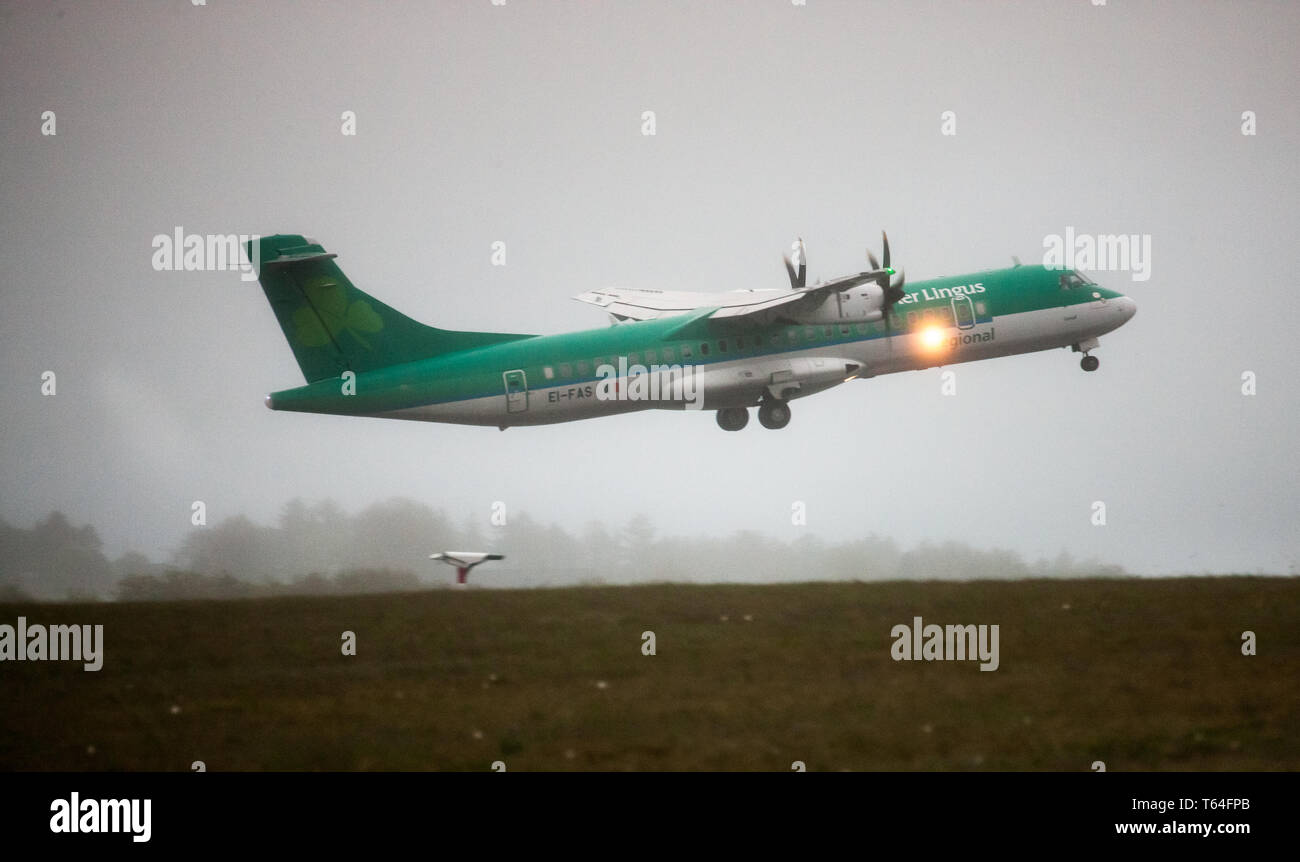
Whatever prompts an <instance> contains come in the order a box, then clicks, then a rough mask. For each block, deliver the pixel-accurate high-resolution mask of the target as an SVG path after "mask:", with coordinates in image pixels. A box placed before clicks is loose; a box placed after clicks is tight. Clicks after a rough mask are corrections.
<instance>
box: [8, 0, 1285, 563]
mask: <svg viewBox="0 0 1300 862" xmlns="http://www.w3.org/2000/svg"><path fill="white" fill-rule="evenodd" d="M1297 45H1300V5H1297V4H1295V3H1289V2H1279V3H1190V2H1177V3H1173V2H1171V3H1136V2H1122V0H1111V2H1110V3H1108V4H1107V5H1106V6H1102V7H1097V6H1093V5H1092V3H1091V2H1090V0H1069V2H1041V0H1034V2H1023V3H991V2H990V3H965V2H935V3H922V2H899V3H865V2H830V0H808V3H807V5H806V6H803V7H797V6H794V5H792V4H791V3H790V2H789V0H761V2H760V0H750V2H735V3H715V2H708V3H706V2H656V3H632V2H626V3H624V2H599V3H594V2H593V3H573V2H525V0H509V2H508V3H507V4H506V5H505V6H493V5H492V3H491V0H460V2H454V3H453V2H445V3H436V4H427V5H426V4H409V3H393V4H389V3H384V4H364V3H320V2H312V3H303V4H295V3H288V2H276V3H273V4H243V3H233V2H224V0H210V2H209V3H208V4H207V6H205V7H194V6H192V5H191V4H190V3H189V2H185V0H172V2H160V3H146V2H142V3H104V2H87V3H74V2H50V3H22V4H14V3H3V4H0V104H2V106H3V111H0V253H2V254H3V281H2V282H0V284H2V287H0V290H2V291H3V313H2V314H0V332H2V333H3V337H0V356H3V368H4V374H3V377H2V378H0V399H2V402H0V403H3V405H4V406H3V433H2V434H0V469H2V470H3V477H4V486H3V494H2V495H0V517H3V518H4V519H6V520H8V521H10V522H12V523H16V524H19V525H22V526H29V525H30V524H31V523H33V522H34V521H35V520H37V519H38V518H39V517H41V516H43V515H44V514H46V513H47V512H49V511H50V510H52V509H61V510H63V511H65V512H67V513H68V514H69V516H70V517H72V518H73V520H74V521H77V522H78V523H80V522H83V521H89V522H91V523H93V524H94V525H95V526H96V527H97V529H98V530H99V531H100V534H101V535H102V536H103V538H104V539H105V542H106V545H107V547H106V550H108V551H109V552H110V553H114V554H116V553H120V552H121V551H122V550H125V549H127V548H133V549H136V550H140V551H143V552H145V553H146V554H149V555H150V556H153V557H155V558H159V559H161V558H165V557H166V556H167V555H168V554H169V553H170V552H171V551H172V550H173V549H175V548H176V547H177V546H178V545H179V543H180V541H181V539H182V538H183V537H184V535H185V533H186V531H187V530H191V529H197V528H194V527H191V526H190V520H189V518H190V504H191V502H192V501H194V500H203V501H205V503H206V504H207V507H208V516H209V522H210V523H215V522H218V521H220V520H221V519H223V518H225V517H227V516H229V515H231V514H236V513H241V512H242V513H247V514H248V515H250V516H251V517H253V518H254V519H255V520H258V521H261V522H264V523H270V522H272V521H274V519H275V518H276V516H277V515H278V513H279V512H280V510H281V507H282V506H283V505H284V504H285V502H286V501H288V500H290V499H291V498H294V497H303V498H306V499H307V500H309V501H314V500H318V499H320V498H324V497H332V498H334V499H336V500H338V501H339V502H340V503H341V504H342V505H343V506H344V508H346V509H347V510H349V511H356V510H357V509H359V508H361V507H363V506H365V505H367V504H369V503H371V502H373V501H376V500H381V499H386V498H389V497H393V496H407V497H411V498H414V499H417V500H421V501H424V502H427V503H429V504H430V505H433V506H435V507H438V508H442V509H444V510H446V511H447V512H448V513H449V514H451V515H452V516H453V517H455V518H456V519H457V520H460V519H462V518H465V517H481V518H482V522H483V524H484V526H485V528H486V527H487V526H488V518H489V515H490V514H491V506H492V504H493V502H494V501H502V502H504V503H506V505H507V507H508V508H507V510H508V511H509V512H521V511H523V512H527V513H528V514H529V515H531V516H532V517H533V518H535V519H538V520H541V521H544V522H555V523H558V524H560V525H562V526H564V527H565V528H566V529H569V530H571V531H574V532H576V531H578V530H579V529H580V528H581V526H582V525H583V524H585V523H586V522H587V521H590V520H594V519H599V520H603V521H605V522H606V523H609V524H611V525H619V524H625V523H626V522H627V521H628V520H629V519H630V518H631V517H632V516H633V515H635V514H636V513H645V514H646V515H648V516H649V517H650V518H651V519H652V520H653V521H654V523H655V524H656V526H657V527H658V529H659V531H660V533H667V534H719V533H722V534H726V533H731V532H733V531H736V530H740V529H751V530H758V531H762V532H764V533H766V534H769V535H771V536H774V537H777V538H782V539H788V538H795V537H797V536H799V535H802V534H804V533H806V532H811V533H814V534H816V535H818V536H821V537H824V538H826V539H827V540H843V539H848V538H851V537H855V536H858V535H861V534H868V533H870V534H876V535H880V536H892V537H894V538H896V539H897V540H898V541H899V542H900V543H901V544H902V545H903V546H904V547H910V546H912V545H914V544H916V543H919V542H922V541H926V540H935V541H938V540H944V539H957V540H961V541H964V542H968V543H970V544H973V545H975V546H977V547H994V546H999V547H1006V548H1011V549H1014V550H1017V551H1019V552H1021V553H1023V554H1025V555H1026V556H1027V557H1030V558H1033V557H1036V556H1040V555H1046V556H1054V555H1055V554H1056V553H1057V552H1058V551H1060V550H1062V549H1066V550H1068V551H1069V552H1071V553H1072V554H1075V555H1076V556H1083V557H1097V558H1099V559H1101V560H1104V561H1107V562H1115V563H1120V564H1122V565H1124V566H1126V567H1128V568H1129V569H1130V570H1133V571H1137V572H1147V573H1172V572H1192V573H1198V572H1206V571H1217V572H1236V571H1266V572H1287V571H1296V570H1297V568H1298V567H1300V530H1297V529H1296V526H1295V521H1296V514H1297V511H1300V466H1298V460H1297V445H1296V441H1295V431H1296V428H1297V425H1300V385H1297V382H1296V380H1297V375H1296V367H1295V366H1296V360H1295V358H1294V350H1295V346H1294V345H1295V339H1294V333H1295V332H1296V331H1297V322H1298V321H1297V308H1300V300H1298V299H1297V292H1296V284H1295V277H1294V273H1293V270H1294V268H1295V263H1294V260H1295V253H1296V248H1297V243H1296V236H1297V235H1298V233H1300V217H1298V216H1297V207H1296V204H1297V200H1298V199H1300V197H1298V195H1297V193H1298V192H1300V158H1298V157H1297V153H1300V146H1298V144H1300V134H1298V133H1300V122H1298V121H1297V101H1298V100H1300V95H1298V94H1300V68H1298V67H1300V62H1298V58H1300V48H1297ZM47 110H48V111H54V112H55V115H56V118H57V120H56V122H57V126H56V128H57V134H56V135H54V136H46V135H42V134H41V125H42V119H41V115H42V112H43V111H47ZM349 110H350V111H355V112H356V116H357V134H356V135H355V136H344V135H343V134H341V132H340V126H341V121H340V115H341V114H342V112H344V111H349ZM647 110H651V111H654V112H655V114H656V119H657V134H656V135H654V136H644V135H642V134H641V128H642V119H641V115H642V112H643V111H647ZM944 111H953V112H955V114H956V118H957V134H956V135H955V136H944V135H941V134H940V125H941V121H940V117H941V114H942V113H943V112H944ZM1243 111H1254V112H1255V114H1256V117H1257V124H1258V133H1257V134H1256V135H1254V136H1245V135H1243V134H1242V133H1241V124H1242V119H1241V115H1242V112H1243ZM178 226H181V227H183V228H184V230H185V231H186V232H193V233H201V234H207V233H259V234H263V235H267V234H272V233H276V232H285V233H303V234H306V235H308V236H311V237H314V238H316V239H318V240H319V241H320V242H321V243H322V244H323V245H324V246H325V247H326V248H327V249H328V250H329V251H332V252H336V253H338V255H339V258H338V263H339V265H340V266H341V267H342V268H343V270H344V272H346V273H347V274H348V275H349V277H350V278H351V279H352V281H353V282H354V283H355V284H356V285H357V286H358V287H360V288H361V289H362V290H365V291H368V292H370V293H372V294H374V295H375V296H376V297H378V298H380V299H382V300H383V301H384V302H387V303H389V304H390V305H393V306H394V307H396V308H398V309H400V310H402V311H403V312H405V313H407V314H409V315H411V316H412V317H414V318H416V319H418V320H421V321H424V322H427V323H431V324H434V325H438V326H442V327H447V328H453V329H485V330H496V331H506V332H538V333H555V332H562V331H566V330H572V329H578V328H585V327H593V326H601V325H604V324H605V322H606V320H605V318H604V316H603V315H602V314H601V313H600V312H599V311H598V310H596V309H593V308H590V307H587V306H584V305H581V304H579V303H576V302H573V301H572V300H571V299H570V297H571V296H573V295H574V294H577V293H580V292H583V291H586V290H591V289H594V288H598V287H603V286H610V285H625V286H635V287H659V288H676V289H687V290H719V289H731V288H741V287H780V286H782V285H783V284H785V273H784V270H783V268H782V265H781V259H780V256H781V254H782V252H783V251H785V250H786V249H787V248H788V247H789V244H790V242H791V240H793V238H794V237H795V236H797V235H798V236H803V237H804V239H805V241H806V243H807V248H808V257H809V266H810V277H811V278H812V279H814V280H815V279H818V278H830V277H833V276H837V275H843V274H846V273H849V272H854V271H858V270H860V269H862V268H865V260H864V258H865V250H866V248H867V247H868V246H871V247H873V248H878V246H879V234H880V230H881V229H882V228H884V229H887V230H888V231H889V235H890V238H891V245H892V247H893V251H894V255H895V260H896V265H897V264H901V265H902V266H904V267H905V268H906V271H907V274H908V278H909V280H912V281H915V280H920V279H924V278H927V277H933V276H939V275H951V274H959V273H963V272H970V271H976V270H981V269H986V268H991V267H998V266H1003V265H1006V264H1008V263H1009V261H1010V257H1011V255H1019V256H1020V257H1021V258H1022V259H1023V260H1024V261H1025V262H1027V263H1031V262H1032V263H1036V262H1040V261H1041V257H1042V252H1043V239H1044V237H1045V236H1047V235H1048V234H1059V233H1063V232H1064V231H1065V230H1066V228H1067V226H1072V227H1073V228H1074V229H1075V230H1076V231H1078V232H1086V233H1092V234H1108V233H1126V234H1149V235H1150V236H1151V243H1152V260H1151V278H1150V280H1148V281H1145V282H1134V281H1132V280H1131V279H1130V276H1129V274H1127V273H1096V274H1094V277H1095V278H1096V279H1097V280H1098V281H1100V282H1101V283H1102V284H1104V285H1106V286H1108V287H1112V288H1115V289H1118V290H1121V291H1124V292H1126V293H1128V294H1130V295H1131V296H1133V297H1134V298H1135V299H1136V301H1137V303H1138V314H1137V316H1136V317H1135V318H1134V319H1133V320H1132V321H1131V322H1130V323H1129V324H1127V325H1126V326H1124V327H1123V328H1122V329H1120V330H1119V331H1117V332H1115V333H1112V334H1111V335H1109V336H1106V337H1103V338H1102V346H1101V348H1100V349H1099V350H1098V351H1097V353H1096V354H1095V355H1097V356H1098V357H1099V358H1100V359H1101V363H1102V364H1101V369H1100V371H1098V372H1097V373H1095V374H1085V373H1084V372H1082V371H1081V370H1080V369H1079V366H1078V355H1077V354H1072V353H1070V352H1069V351H1068V350H1057V351H1050V352H1045V353H1038V354H1030V355H1024V356H1016V357H1009V358H1004V359H996V360H991V361H987V362H983V363H975V364H971V365H958V366H954V367H955V369H956V372H957V386H958V390H957V395H956V396H952V397H948V396H943V395H941V393H940V378H939V375H940V371H939V370H938V369H930V370H927V371H921V372H910V373H903V374H896V375H890V376H885V377H880V378H876V379H872V380H867V381H854V382H852V383H850V384H848V385H845V386H842V387H839V388H837V389H834V390H832V391H830V392H827V393H824V394H821V395H818V396H815V397H812V398H809V399H803V400H798V401H795V402H793V404H792V408H793V420H792V421H791V424H790V426H789V427H788V428H787V429H785V430H784V431H779V432H773V431H767V430H766V429H763V428H761V427H760V426H758V424H757V423H756V422H754V423H751V425H750V427H749V428H747V429H746V430H745V431H743V432H740V433H736V434H729V433H725V432H723V431H721V430H720V429H719V428H718V427H717V426H716V425H715V423H714V418H713V415H712V414H711V413H687V414H680V413H672V412H645V413H639V414H632V415H627V416H622V417H613V418H604V419H597V420H592V421H587V422H581V423H574V424H567V425H555V426H546V427H537V428H515V429H511V430H509V431H507V432H505V433H502V432H499V431H497V430H496V429H494V428H478V427H458V426H450V425H432V424H423V423H413V422H399V421H393V420H380V419H356V418H342V417H331V416H313V415H309V414H291V413H274V412H271V411H269V410H267V409H266V408H265V406H263V403H262V398H263V396H264V395H265V393H267V392H270V391H273V390H279V389H285V388H289V387H292V386H297V385H300V384H301V383H302V375H301V373H300V371H299V370H298V367H297V365H296V363H295V362H294V360H293V356H292V354H291V352H290V350H289V347H288V345H287V344H286V342H285V340H284V338H283V336H282V334H281V332H280V330H279V327H278V326H277V325H276V322H275V319H274V316H273V315H272V313H271V311H270V308H269V307H268V305H267V303H266V300H265V298H264V296H263V294H262V292H261V289H260V288H259V287H258V286H257V285H256V284H255V283H248V282H244V281H241V280H240V278H239V276H238V275H237V274H236V273H231V272H205V273H189V272H155V271H154V270H153V268H152V266H151V257H152V251H153V250H152V248H151V241H152V238H153V236H154V235H155V234H159V233H165V234H170V233H172V232H173V231H174V230H175V229H176V227H178ZM497 240H501V241H504V242H505V243H506V244H507V261H508V264H507V265H506V266H505V267H494V266H492V265H491V245H492V243H493V242H495V241H497ZM46 370H53V371H55V372H56V374H57V386H58V389H57V395H55V396H53V397H44V396H42V395H41V391H40V387H41V379H40V378H41V373H42V372H43V371H46ZM1244 371H1252V372H1254V373H1255V375H1256V377H1257V385H1258V394H1257V395H1255V396H1253V397H1247V396H1243V395H1242V393H1241V375H1242V373H1243V372H1244ZM1095 500H1101V501H1104V502H1105V503H1106V504H1107V519H1108V523H1107V525H1106V526H1104V527H1097V526H1093V524H1092V523H1091V520H1090V516H1091V514H1092V509H1091V504H1092V502H1093V501H1095ZM795 501H802V502H804V503H805V504H806V507H807V515H808V524H807V526H794V525H792V524H791V505H792V503H793V502H795ZM507 529H508V528H507ZM431 550H435V549H433V548H413V549H412V568H415V569H422V566H423V562H422V561H423V556H424V555H425V554H427V553H428V552H429V551H431ZM793 574H796V573H792V575H793ZM652 576H653V573H650V572H648V573H647V577H648V578H649V577H652Z"/></svg>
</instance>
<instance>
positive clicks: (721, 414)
mask: <svg viewBox="0 0 1300 862" xmlns="http://www.w3.org/2000/svg"><path fill="white" fill-rule="evenodd" d="M717 419H718V427H719V428H721V429H722V430H723V431H739V430H740V429H741V428H744V427H745V426H746V425H748V424H749V411H748V410H746V409H745V408H744V407H723V408H722V409H721V410H719V411H718V413H717Z"/></svg>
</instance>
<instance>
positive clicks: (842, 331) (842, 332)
mask: <svg viewBox="0 0 1300 862" xmlns="http://www.w3.org/2000/svg"><path fill="white" fill-rule="evenodd" d="M848 334H849V328H848V327H847V326H843V325H841V326H840V335H848Z"/></svg>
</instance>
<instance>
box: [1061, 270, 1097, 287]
mask: <svg viewBox="0 0 1300 862" xmlns="http://www.w3.org/2000/svg"><path fill="white" fill-rule="evenodd" d="M1093 284H1095V282H1093V280H1092V279H1090V278H1088V276H1086V275H1082V274H1080V273H1077V272H1067V273H1066V274H1065V275H1063V276H1061V290H1071V289H1074V288H1080V287H1091V286H1092V285H1093Z"/></svg>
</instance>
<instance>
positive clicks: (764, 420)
mask: <svg viewBox="0 0 1300 862" xmlns="http://www.w3.org/2000/svg"><path fill="white" fill-rule="evenodd" d="M758 424H759V425H762V426H763V427H764V428H772V429H776V428H784V427H785V426H787V425H789V424H790V405H789V404H787V403H785V402H784V401H777V400H776V399H775V398H771V399H768V400H766V401H764V402H763V403H762V404H760V405H758Z"/></svg>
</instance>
